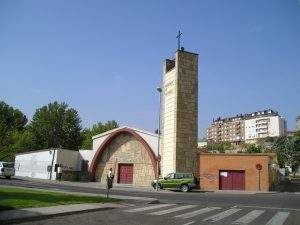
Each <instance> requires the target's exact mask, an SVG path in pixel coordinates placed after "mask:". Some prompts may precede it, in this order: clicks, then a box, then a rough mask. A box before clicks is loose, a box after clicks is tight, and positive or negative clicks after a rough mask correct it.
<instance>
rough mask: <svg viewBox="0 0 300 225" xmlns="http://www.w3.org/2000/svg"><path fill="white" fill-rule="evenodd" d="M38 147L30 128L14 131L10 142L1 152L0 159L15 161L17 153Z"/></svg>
mask: <svg viewBox="0 0 300 225" xmlns="http://www.w3.org/2000/svg"><path fill="white" fill-rule="evenodd" d="M35 149H36V140H35V138H34V136H33V134H32V132H31V131H30V130H28V129H24V130H22V131H14V132H13V133H12V134H11V136H10V144H9V145H7V146H5V147H4V148H3V149H2V151H1V154H0V160H5V161H13V160H14V157H15V154H17V153H22V152H28V151H31V150H35Z"/></svg>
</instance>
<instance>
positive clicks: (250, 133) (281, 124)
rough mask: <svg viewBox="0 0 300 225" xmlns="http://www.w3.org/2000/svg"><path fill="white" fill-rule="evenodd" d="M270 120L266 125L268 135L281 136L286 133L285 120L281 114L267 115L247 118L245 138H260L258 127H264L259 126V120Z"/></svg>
mask: <svg viewBox="0 0 300 225" xmlns="http://www.w3.org/2000/svg"><path fill="white" fill-rule="evenodd" d="M262 119H264V120H269V121H268V123H267V125H266V126H265V128H267V129H266V133H267V137H279V136H282V135H284V134H285V132H286V130H285V129H286V128H285V120H284V119H283V118H281V117H280V116H266V117H258V118H253V119H246V120H245V140H252V139H257V138H260V136H259V132H258V131H256V129H259V128H263V127H257V126H256V125H257V120H262Z"/></svg>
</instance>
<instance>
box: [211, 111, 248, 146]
mask: <svg viewBox="0 0 300 225" xmlns="http://www.w3.org/2000/svg"><path fill="white" fill-rule="evenodd" d="M244 126H245V123H244V117H243V115H236V116H235V117H229V118H223V119H222V118H220V117H219V118H217V119H216V120H215V119H214V120H213V123H212V125H211V126H210V127H209V128H208V129H207V140H208V142H221V141H228V142H231V143H234V144H236V145H239V144H240V143H242V142H244V141H245V140H244V138H245V129H244Z"/></svg>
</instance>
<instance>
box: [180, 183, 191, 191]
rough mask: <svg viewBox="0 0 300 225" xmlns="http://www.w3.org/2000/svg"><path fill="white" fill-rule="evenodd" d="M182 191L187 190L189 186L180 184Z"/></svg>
mask: <svg viewBox="0 0 300 225" xmlns="http://www.w3.org/2000/svg"><path fill="white" fill-rule="evenodd" d="M180 189H181V191H182V192H188V191H189V186H188V185H186V184H183V185H181V187H180Z"/></svg>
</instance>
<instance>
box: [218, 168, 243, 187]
mask: <svg viewBox="0 0 300 225" xmlns="http://www.w3.org/2000/svg"><path fill="white" fill-rule="evenodd" d="M219 183H220V190H245V171H244V170H220V172H219Z"/></svg>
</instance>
